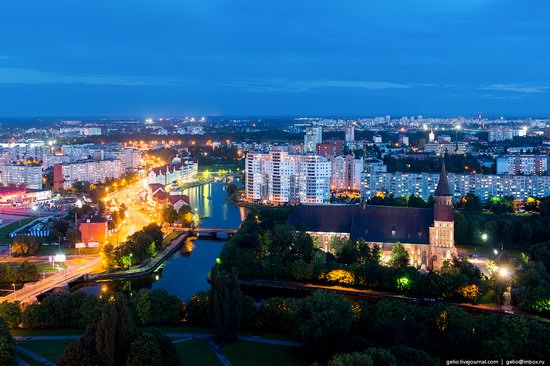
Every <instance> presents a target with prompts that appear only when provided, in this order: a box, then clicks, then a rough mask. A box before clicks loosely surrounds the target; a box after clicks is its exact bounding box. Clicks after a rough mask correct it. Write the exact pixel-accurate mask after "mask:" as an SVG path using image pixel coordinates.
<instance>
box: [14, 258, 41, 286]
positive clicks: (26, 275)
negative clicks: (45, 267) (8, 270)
mask: <svg viewBox="0 0 550 366" xmlns="http://www.w3.org/2000/svg"><path fill="white" fill-rule="evenodd" d="M36 280H38V269H37V268H36V265H35V264H34V263H29V262H27V261H24V262H23V263H21V266H19V270H18V271H17V281H18V282H32V281H36Z"/></svg>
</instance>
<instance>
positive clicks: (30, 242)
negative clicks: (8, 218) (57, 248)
mask: <svg viewBox="0 0 550 366" xmlns="http://www.w3.org/2000/svg"><path fill="white" fill-rule="evenodd" d="M39 247H40V244H39V243H38V240H36V238H35V237H32V236H28V235H17V236H16V237H15V238H14V239H13V243H12V245H11V254H12V255H13V256H15V257H19V256H31V255H36V253H38V249H39Z"/></svg>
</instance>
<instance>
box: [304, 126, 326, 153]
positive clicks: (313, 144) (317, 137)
mask: <svg viewBox="0 0 550 366" xmlns="http://www.w3.org/2000/svg"><path fill="white" fill-rule="evenodd" d="M322 142H323V127H321V126H316V127H308V128H306V133H305V135H304V152H306V153H312V152H315V150H316V148H317V144H320V143H322Z"/></svg>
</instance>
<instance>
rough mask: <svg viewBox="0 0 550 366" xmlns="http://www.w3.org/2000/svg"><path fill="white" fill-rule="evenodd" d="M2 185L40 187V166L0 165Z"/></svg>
mask: <svg viewBox="0 0 550 366" xmlns="http://www.w3.org/2000/svg"><path fill="white" fill-rule="evenodd" d="M2 184H3V185H4V186H16V187H25V188H31V189H42V167H41V166H39V165H38V166H36V165H23V164H21V165H5V166H3V167H2Z"/></svg>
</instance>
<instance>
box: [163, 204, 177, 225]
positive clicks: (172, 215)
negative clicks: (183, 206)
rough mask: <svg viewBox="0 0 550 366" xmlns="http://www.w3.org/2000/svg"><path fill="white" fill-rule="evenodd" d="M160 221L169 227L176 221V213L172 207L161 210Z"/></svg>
mask: <svg viewBox="0 0 550 366" xmlns="http://www.w3.org/2000/svg"><path fill="white" fill-rule="evenodd" d="M162 220H163V221H164V222H166V223H168V224H170V225H172V224H173V223H174V222H176V221H177V220H178V211H176V209H175V208H174V206H172V205H170V206H166V207H165V208H164V210H162Z"/></svg>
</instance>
